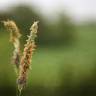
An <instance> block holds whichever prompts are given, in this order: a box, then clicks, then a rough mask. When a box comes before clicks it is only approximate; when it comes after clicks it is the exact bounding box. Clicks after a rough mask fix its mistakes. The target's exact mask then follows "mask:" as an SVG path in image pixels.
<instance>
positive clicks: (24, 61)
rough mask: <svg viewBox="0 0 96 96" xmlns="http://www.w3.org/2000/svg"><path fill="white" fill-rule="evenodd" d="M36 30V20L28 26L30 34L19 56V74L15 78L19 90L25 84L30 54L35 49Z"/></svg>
mask: <svg viewBox="0 0 96 96" xmlns="http://www.w3.org/2000/svg"><path fill="white" fill-rule="evenodd" d="M37 30H38V21H36V22H34V24H33V25H32V26H31V28H30V31H31V32H30V35H29V36H28V39H27V40H26V41H27V43H26V44H25V48H24V52H23V56H22V57H21V61H20V66H19V76H18V79H17V84H18V89H19V91H21V90H22V89H23V88H24V87H25V85H26V80H27V77H28V76H27V75H28V70H29V68H30V63H31V58H32V54H33V52H34V50H35V47H36V46H35V38H36V37H37Z"/></svg>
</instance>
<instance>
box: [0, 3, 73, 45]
mask: <svg viewBox="0 0 96 96" xmlns="http://www.w3.org/2000/svg"><path fill="white" fill-rule="evenodd" d="M0 19H1V20H6V19H12V20H15V21H16V23H17V25H18V26H19V28H20V30H21V32H22V34H24V35H25V36H26V35H27V34H29V28H30V26H31V24H32V22H33V21H34V20H39V21H40V26H39V33H38V36H39V38H38V40H39V44H40V45H43V44H45V45H48V44H52V45H56V44H68V43H72V41H74V38H75V37H74V31H75V29H74V25H73V24H72V22H71V20H70V18H69V17H68V16H67V15H60V16H59V19H58V21H57V22H56V23H54V24H48V23H47V22H46V21H44V19H43V17H42V15H40V13H37V12H35V11H34V10H32V9H31V8H30V7H28V6H23V5H21V6H17V7H14V8H13V9H12V10H9V11H8V12H7V13H1V14H0ZM24 38H25V37H24ZM25 39H26V38H25Z"/></svg>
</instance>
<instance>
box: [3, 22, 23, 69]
mask: <svg viewBox="0 0 96 96" xmlns="http://www.w3.org/2000/svg"><path fill="white" fill-rule="evenodd" d="M3 23H4V26H5V27H6V28H7V30H8V31H9V32H10V42H12V43H13V45H14V51H13V56H12V63H13V64H15V65H16V69H18V68H19V63H20V41H19V39H20V37H21V34H20V32H19V29H18V27H17V26H16V24H15V22H14V21H12V20H7V21H3Z"/></svg>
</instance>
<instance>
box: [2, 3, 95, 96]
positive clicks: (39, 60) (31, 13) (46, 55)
mask: <svg viewBox="0 0 96 96" xmlns="http://www.w3.org/2000/svg"><path fill="white" fill-rule="evenodd" d="M7 19H11V20H14V21H15V22H16V24H17V25H18V27H19V29H20V32H21V33H22V38H21V42H22V45H21V46H22V50H23V48H24V44H25V43H26V41H25V40H26V39H27V35H28V34H29V32H30V31H29V28H30V26H31V24H32V23H33V22H34V21H35V20H39V21H40V23H39V30H38V38H37V39H36V44H37V49H36V51H35V53H34V55H33V58H32V64H31V65H32V70H30V71H29V77H28V81H27V86H26V89H25V90H24V91H23V92H22V96H96V22H91V21H90V22H85V23H80V24H75V23H74V22H73V21H72V20H71V18H70V16H68V15H67V14H66V12H65V14H60V15H59V17H58V20H54V21H53V22H50V21H47V20H46V19H45V18H44V17H43V16H42V15H41V14H40V12H38V11H36V10H34V8H31V7H29V6H25V5H18V6H14V7H13V8H12V9H10V10H8V11H6V12H3V11H2V12H0V21H2V20H7ZM12 51H13V46H12V44H11V43H10V42H9V33H8V32H7V31H6V30H5V28H4V26H3V24H2V23H0V96H16V74H15V72H14V68H13V65H12V64H11V63H10V60H11V56H12Z"/></svg>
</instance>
